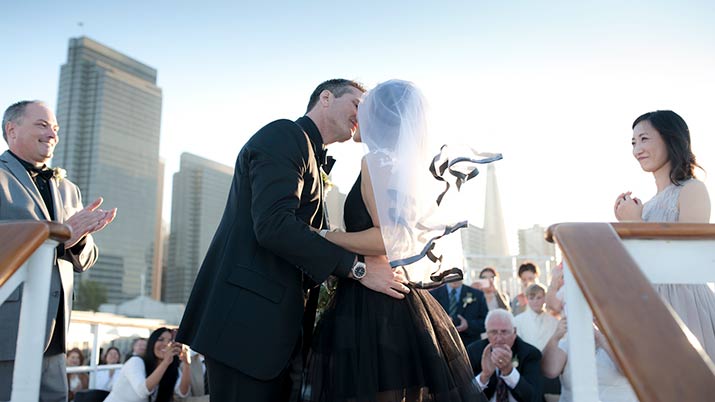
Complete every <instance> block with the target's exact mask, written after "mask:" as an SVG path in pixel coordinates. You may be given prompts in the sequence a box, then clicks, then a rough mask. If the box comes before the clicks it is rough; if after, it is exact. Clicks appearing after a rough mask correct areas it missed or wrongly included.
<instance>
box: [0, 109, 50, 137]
mask: <svg viewBox="0 0 715 402" xmlns="http://www.w3.org/2000/svg"><path fill="white" fill-rule="evenodd" d="M35 103H37V104H43V105H44V102H42V101H38V100H24V101H20V102H15V103H13V104H12V105H10V107H8V108H7V109H5V114H4V115H3V118H2V138H4V139H5V142H7V132H6V129H5V126H6V125H7V123H9V122H13V123H17V124H20V123H21V122H22V117H23V116H24V115H25V109H27V105H32V104H35Z"/></svg>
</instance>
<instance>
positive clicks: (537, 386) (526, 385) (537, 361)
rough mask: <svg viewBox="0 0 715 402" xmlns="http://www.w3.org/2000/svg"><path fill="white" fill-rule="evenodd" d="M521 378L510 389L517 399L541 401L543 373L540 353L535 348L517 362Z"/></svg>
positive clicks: (530, 401)
mask: <svg viewBox="0 0 715 402" xmlns="http://www.w3.org/2000/svg"><path fill="white" fill-rule="evenodd" d="M519 374H521V378H520V379H519V382H518V383H517V384H516V387H515V388H514V389H513V390H512V394H513V395H514V396H515V397H516V399H517V400H518V401H523V402H541V401H543V396H544V391H543V375H542V374H541V353H540V352H539V350H538V349H536V348H533V347H532V348H531V350H530V351H529V352H528V353H527V354H526V356H525V357H524V360H523V361H522V362H520V364H519Z"/></svg>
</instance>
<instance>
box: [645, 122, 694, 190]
mask: <svg viewBox="0 0 715 402" xmlns="http://www.w3.org/2000/svg"><path fill="white" fill-rule="evenodd" d="M642 121H648V122H650V124H651V125H652V126H653V128H654V129H655V130H656V131H658V133H659V134H660V137H661V138H662V139H663V142H664V143H665V146H666V148H667V149H668V161H669V162H670V182H671V183H673V184H675V185H678V186H679V185H681V183H682V182H684V181H686V180H690V179H692V178H694V177H695V167H698V168H700V169H701V170H704V169H703V168H702V166H700V165H698V163H697V162H696V161H695V155H694V154H693V150H692V148H691V146H690V129H688V124H687V123H685V120H683V118H682V117H680V116H679V115H678V114H677V113H675V112H673V111H672V110H656V111H655V112H648V113H645V114H643V115H641V116H639V117H638V118H637V119H636V120H635V121H634V122H633V126H632V127H631V128H633V129H635V128H636V125H638V123H640V122H642Z"/></svg>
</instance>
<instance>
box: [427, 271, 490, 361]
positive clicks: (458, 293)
mask: <svg viewBox="0 0 715 402" xmlns="http://www.w3.org/2000/svg"><path fill="white" fill-rule="evenodd" d="M430 293H432V296H434V298H435V299H437V301H438V302H439V304H441V305H442V307H443V308H444V311H446V312H447V314H449V316H450V317H452V321H454V326H455V327H456V328H457V331H459V337H460V338H462V343H464V346H465V347H467V346H468V345H469V344H470V343H472V342H474V341H478V340H480V339H481V335H482V333H483V332H484V318H485V317H486V316H487V313H488V312H489V308H488V307H487V299H486V298H485V297H484V293H483V292H482V291H481V290H477V289H474V288H472V287H469V286H467V285H464V284H463V283H462V281H458V282H450V283H448V284H446V285H444V286H440V287H438V288H437V289H434V290H431V291H430Z"/></svg>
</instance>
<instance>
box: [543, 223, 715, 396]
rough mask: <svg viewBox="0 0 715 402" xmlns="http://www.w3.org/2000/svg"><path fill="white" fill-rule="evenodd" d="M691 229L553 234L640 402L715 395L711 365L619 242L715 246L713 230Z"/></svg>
mask: <svg viewBox="0 0 715 402" xmlns="http://www.w3.org/2000/svg"><path fill="white" fill-rule="evenodd" d="M654 225H655V226H654ZM614 226H615V228H614ZM656 226H657V227H658V228H660V229H657V228H656ZM686 226H687V227H686ZM686 226H680V225H667V224H618V225H610V224H608V223H563V224H558V225H553V226H551V227H550V228H549V239H551V241H553V240H555V241H556V243H557V244H558V245H559V248H560V249H561V251H562V254H563V256H564V259H565V260H566V262H567V264H568V266H569V268H570V270H571V272H572V274H573V276H574V278H575V280H576V282H577V284H578V286H579V288H580V289H581V291H582V293H583V295H584V298H585V299H586V301H587V302H588V304H589V305H590V307H591V310H592V311H593V315H594V317H595V319H596V320H597V322H598V323H599V326H600V327H601V329H602V330H603V331H602V332H603V334H604V335H605V337H606V339H607V340H608V343H609V344H610V346H611V348H612V349H613V354H614V358H615V360H616V361H617V362H618V364H619V365H620V367H621V368H622V369H623V371H624V374H625V375H626V377H627V378H628V380H629V381H630V383H631V385H632V387H633V390H634V391H635V392H636V394H637V395H638V398H639V399H640V401H641V402H651V401H658V402H660V401H662V402H666V401H668V402H670V401H702V400H703V398H704V397H705V398H707V397H706V395H711V396H712V395H715V366H714V365H713V363H712V361H711V360H710V358H709V357H708V356H707V355H706V354H705V352H704V351H703V350H702V349H701V348H698V349H696V348H695V347H693V345H692V344H691V343H690V341H689V340H688V337H687V335H686V333H685V332H684V331H683V328H685V325H684V324H683V322H682V321H681V320H680V318H678V317H677V315H675V313H674V312H673V311H672V310H671V309H670V307H668V306H666V304H665V303H664V302H663V301H662V300H661V298H660V296H659V295H658V294H657V293H656V291H655V289H654V288H653V286H652V284H651V283H650V282H649V281H648V279H647V278H646V277H645V275H644V274H643V272H642V271H641V270H640V268H639V267H638V265H637V264H636V262H635V261H634V260H633V258H632V257H631V255H630V254H629V253H628V251H627V250H626V249H625V247H624V245H623V243H622V242H621V239H620V237H619V234H620V233H624V234H625V236H626V237H646V238H673V237H676V238H690V239H692V238H709V239H715V231H713V228H712V227H709V225H705V226H708V227H707V228H706V227H705V226H703V225H696V226H691V225H686ZM693 228H695V230H694V231H693V232H689V231H690V230H691V229H693ZM616 230H618V232H617V231H616ZM656 232H657V233H656ZM661 232H664V233H661ZM693 233H695V234H696V235H693Z"/></svg>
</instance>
